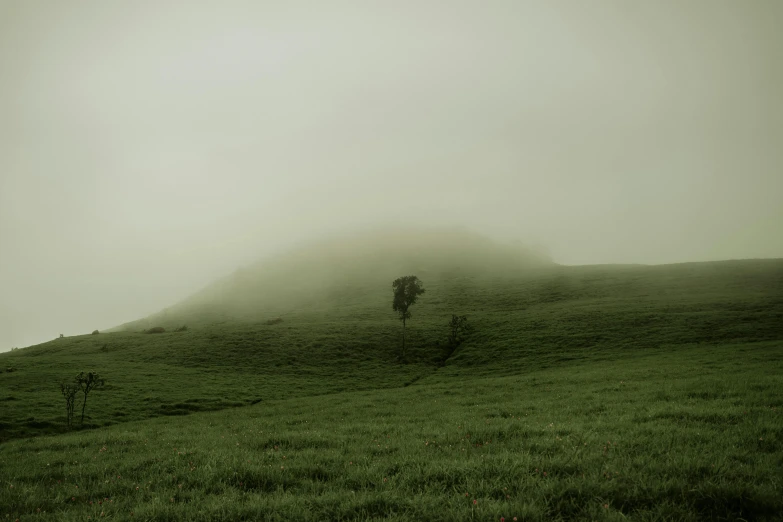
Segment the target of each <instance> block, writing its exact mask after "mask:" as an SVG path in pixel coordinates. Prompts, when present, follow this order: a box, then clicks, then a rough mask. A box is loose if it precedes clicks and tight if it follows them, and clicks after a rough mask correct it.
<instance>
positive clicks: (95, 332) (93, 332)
mask: <svg viewBox="0 0 783 522" xmlns="http://www.w3.org/2000/svg"><path fill="white" fill-rule="evenodd" d="M99 333H100V332H99V331H98V330H93V331H92V335H98V334H99Z"/></svg>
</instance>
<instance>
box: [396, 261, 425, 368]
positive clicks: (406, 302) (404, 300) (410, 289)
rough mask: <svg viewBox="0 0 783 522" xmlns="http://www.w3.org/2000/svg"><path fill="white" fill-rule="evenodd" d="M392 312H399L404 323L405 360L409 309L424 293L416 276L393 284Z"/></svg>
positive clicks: (399, 278) (403, 344) (401, 279)
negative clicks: (406, 325) (406, 324)
mask: <svg viewBox="0 0 783 522" xmlns="http://www.w3.org/2000/svg"><path fill="white" fill-rule="evenodd" d="M392 291H393V295H394V298H393V299H392V310H394V311H395V312H397V314H398V315H399V319H400V321H402V359H405V356H406V352H405V323H406V322H407V320H408V319H410V318H411V313H410V310H409V308H410V307H411V306H413V305H414V304H416V301H417V300H418V299H419V296H420V295H422V294H423V293H424V287H422V284H421V280H419V278H418V277H416V276H415V275H410V276H403V277H398V278H397V279H395V280H394V281H393V282H392Z"/></svg>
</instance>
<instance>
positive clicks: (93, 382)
mask: <svg viewBox="0 0 783 522" xmlns="http://www.w3.org/2000/svg"><path fill="white" fill-rule="evenodd" d="M74 380H75V383H76V387H77V389H78V390H79V391H81V392H82V395H83V397H84V400H83V402H82V420H81V424H84V409H85V408H86V407H87V396H88V395H89V393H90V392H91V391H93V390H96V389H99V388H103V386H104V384H105V382H104V380H103V379H102V378H101V377H100V376H99V375H98V374H97V373H93V372H88V373H84V372H80V373H79V375H77V376H76V378H75V379H74Z"/></svg>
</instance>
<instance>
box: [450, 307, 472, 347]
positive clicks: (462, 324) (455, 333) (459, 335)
mask: <svg viewBox="0 0 783 522" xmlns="http://www.w3.org/2000/svg"><path fill="white" fill-rule="evenodd" d="M448 326H449V331H450V333H449V344H450V345H451V346H452V347H453V348H456V347H457V346H459V345H460V344H462V340H463V338H464V336H465V335H466V334H468V333H469V332H470V331H471V325H469V324H468V316H467V315H454V314H452V315H451V321H449V324H448Z"/></svg>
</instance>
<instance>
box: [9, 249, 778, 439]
mask: <svg viewBox="0 0 783 522" xmlns="http://www.w3.org/2000/svg"><path fill="white" fill-rule="evenodd" d="M461 244H463V245H464V244H465V243H464V242H462V243H461ZM488 248H489V247H485V248H482V249H476V248H473V249H470V250H472V251H474V252H477V251H479V250H483V251H484V252H485V253H486V252H487V250H488ZM321 250H322V249H321ZM335 251H337V252H338V253H339V252H356V251H358V250H348V249H346V248H336V247H335ZM367 251H368V253H367V255H366V256H356V260H355V262H354V264H353V265H349V267H350V269H349V270H337V269H338V268H339V267H343V268H345V266H346V265H345V264H344V263H346V260H345V257H346V256H345V255H344V254H341V255H337V256H336V257H337V261H334V262H331V263H325V262H323V260H322V259H320V260H317V261H318V262H317V263H315V264H318V265H320V266H326V267H329V272H328V277H327V278H326V279H325V278H324V277H320V278H314V279H313V280H318V281H321V282H322V283H323V282H324V281H329V282H330V283H329V284H323V286H322V287H320V288H319V289H318V290H317V291H314V292H313V293H312V295H309V296H306V297H302V299H301V300H300V301H298V302H295V301H290V302H286V303H285V306H280V301H277V300H275V299H271V298H269V296H267V297H266V298H264V299H262V300H260V301H253V300H252V299H250V300H248V299H247V297H248V296H251V297H252V296H255V295H256V294H257V292H258V291H259V289H260V288H263V285H264V281H268V280H270V278H271V279H276V280H277V281H278V285H279V287H280V288H286V287H287V283H288V282H291V283H292V284H293V281H291V280H290V279H285V278H284V277H283V276H282V275H280V274H281V273H280V272H277V275H276V276H274V277H271V276H266V275H257V274H262V272H263V271H262V270H251V271H250V273H251V274H254V275H253V277H251V278H250V281H251V282H252V284H251V283H247V282H242V283H236V282H231V281H229V282H226V281H223V282H221V283H220V284H218V285H216V286H215V287H212V288H209V289H207V290H205V291H204V292H202V293H201V294H199V295H198V296H196V297H194V299H192V300H188V301H187V302H185V303H182V304H181V305H178V306H176V307H172V308H171V309H170V310H169V312H168V317H164V316H158V317H154V318H152V319H147V320H143V321H140V322H137V323H133V324H130V325H127V326H126V328H125V329H124V331H119V332H115V333H109V334H104V333H102V334H100V335H85V336H78V337H71V338H65V339H57V340H54V341H51V342H48V343H44V344H41V345H38V346H35V347H30V348H26V349H23V350H17V351H15V352H11V353H7V354H2V355H0V368H2V369H4V370H9V369H10V370H12V371H5V372H3V373H0V401H2V406H3V407H2V410H1V411H2V416H0V439H9V438H14V437H19V436H25V435H33V434H38V433H43V432H52V431H60V430H61V429H62V425H63V423H64V414H63V413H64V412H63V410H64V408H63V405H62V404H61V402H63V399H62V397H60V393H59V389H58V387H57V383H58V382H59V381H60V380H62V379H67V378H70V376H71V375H73V374H75V373H77V372H79V371H82V370H85V371H86V370H95V371H99V372H101V373H102V374H104V375H105V376H106V377H107V378H108V382H109V385H108V386H107V388H106V389H105V390H102V391H100V392H96V393H95V394H94V396H91V398H90V406H89V407H88V408H87V420H86V424H87V425H89V426H100V425H106V424H113V423H117V422H123V421H127V420H136V419H143V418H148V417H155V416H160V415H178V414H185V413H189V412H193V411H200V410H210V409H221V408H226V407H233V406H241V405H246V404H250V403H254V402H258V401H260V400H263V401H268V400H273V399H282V398H291V397H302V396H310V395H319V394H325V393H335V392H340V391H350V390H369V389H380V388H391V387H400V386H405V385H409V384H411V383H415V382H419V383H426V382H446V383H449V382H453V381H452V379H453V378H455V377H459V378H466V377H476V376H482V375H486V376H489V375H492V376H498V375H519V374H525V373H530V372H533V371H537V370H540V369H541V368H545V367H551V366H558V365H563V364H566V363H569V364H570V363H574V362H579V361H588V360H601V359H606V358H616V357H618V356H620V355H622V354H636V353H638V351H640V350H646V349H650V348H657V347H676V346H681V345H689V344H693V343H709V344H725V343H740V342H743V343H744V342H757V341H780V340H781V339H783V261H782V260H763V261H729V262H716V263H692V264H682V265H667V266H596V267H564V266H557V265H553V264H551V263H546V262H543V261H542V260H540V259H534V261H531V258H530V257H525V255H521V254H520V253H519V251H514V250H511V253H510V254H509V255H508V257H504V256H505V255H506V254H503V255H501V254H500V253H499V252H508V251H503V250H499V251H493V252H494V254H495V255H493V256H490V257H492V258H493V261H492V262H490V263H488V264H487V265H480V264H477V263H480V259H479V258H478V257H477V258H476V260H475V261H474V264H470V263H468V262H467V261H468V258H469V256H467V255H465V256H462V257H459V256H456V255H455V254H454V252H453V251H448V249H446V248H445V247H443V249H441V250H439V249H438V248H435V249H432V250H431V251H430V253H429V254H428V256H429V257H428V258H425V257H420V258H417V259H408V260H407V261H406V262H408V263H410V266H414V265H421V266H420V267H419V268H420V269H421V270H420V271H418V272H417V275H419V276H420V277H421V278H422V279H423V280H424V285H425V287H426V289H427V293H426V294H425V295H424V296H423V297H422V298H421V300H420V302H419V303H418V304H416V305H415V306H414V307H413V308H412V312H413V319H412V320H411V321H410V323H409V327H410V328H409V333H410V340H411V342H410V344H411V348H410V354H409V359H408V361H407V362H406V363H402V362H400V361H399V360H398V350H399V341H400V325H399V322H398V321H396V319H395V316H394V314H393V312H392V310H391V289H390V283H391V278H392V277H396V276H398V275H403V274H405V273H407V271H405V272H400V271H399V270H402V269H404V268H406V267H404V266H401V267H398V265H399V264H400V263H402V262H403V260H402V259H401V258H399V259H396V260H393V261H392V262H391V264H390V266H389V267H387V268H385V269H383V270H381V269H379V270H378V272H379V273H380V274H381V275H376V273H375V272H374V265H372V264H371V263H370V262H369V261H367V259H368V257H371V256H372V252H373V251H374V250H373V249H372V248H368V249H367ZM520 256H521V257H520ZM378 258H380V259H389V257H388V256H387V255H386V254H383V255H379V256H378ZM301 259H302V260H304V261H307V262H309V263H311V264H313V262H314V261H313V260H314V258H313V256H312V255H311V254H307V255H304V254H303V255H302V256H301ZM509 259H510V261H509ZM522 260H525V261H526V262H525V263H522V262H520V261H522ZM304 261H303V262H304ZM276 263H277V264H276V265H275V264H272V266H277V267H278V269H279V270H283V269H284V268H286V267H297V270H294V271H293V272H292V274H294V275H295V274H298V273H300V270H303V268H302V266H301V265H296V263H293V262H289V261H286V258H280V259H278V260H277V261H276ZM367 263H370V264H367ZM426 263H429V264H426ZM493 263H494V264H493ZM306 264H307V263H305V265H306ZM264 266H269V264H267V265H264ZM410 266H408V267H407V268H410ZM487 267H490V268H491V269H488V268H487ZM292 270H293V269H292ZM351 274H358V275H357V276H356V277H355V278H351V277H349V276H350V275H351ZM290 277H293V275H292V276H290ZM303 277H304V276H303ZM308 277H312V276H308ZM265 278H267V279H265ZM235 283H236V284H235ZM297 284H299V283H297ZM232 285H233V286H232ZM304 287H306V285H304ZM304 287H303V288H304ZM270 294H274V293H273V292H270ZM215 295H219V296H220V295H222V296H223V297H222V303H223V304H224V305H225V306H224V308H222V309H221V308H220V306H218V305H219V303H220V302H221V301H220V300H215V298H214V296H215ZM237 296H239V297H237ZM300 297H301V296H300ZM254 304H255V305H258V306H255V307H254V306H251V305H254ZM276 306H277V308H275V307H276ZM452 313H456V314H466V315H468V317H469V321H470V322H471V323H472V324H473V325H474V328H475V331H474V333H473V334H472V335H471V336H470V337H469V338H468V339H467V340H466V341H465V343H464V344H462V345H461V346H460V347H459V348H458V349H457V350H456V351H455V352H454V353H453V354H450V353H449V350H448V349H447V347H446V346H445V344H446V343H445V340H446V335H447V329H446V326H445V324H446V322H447V321H448V319H449V318H450V316H451V314H452ZM277 315H281V317H282V322H280V323H277V324H266V323H265V321H266V320H267V319H270V318H272V317H277ZM164 320H167V321H168V322H165V321H164ZM183 322H185V323H187V324H188V326H189V329H188V330H187V331H184V332H170V331H169V332H167V333H163V334H144V333H140V330H141V329H142V328H144V327H146V326H150V325H158V324H163V325H164V326H173V325H178V324H181V323H183Z"/></svg>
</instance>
